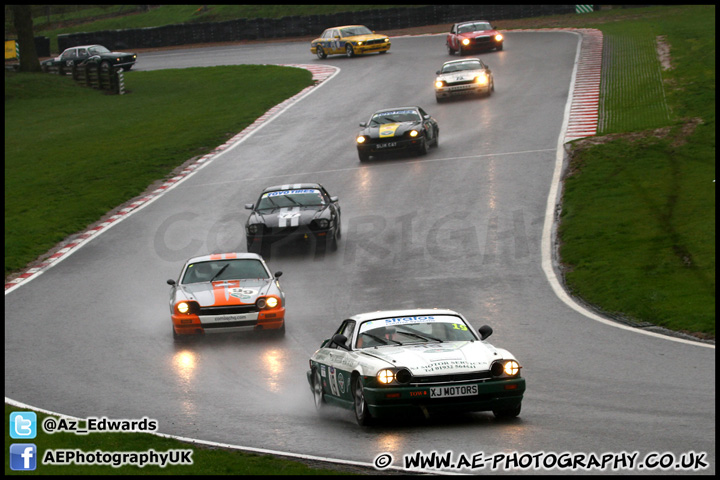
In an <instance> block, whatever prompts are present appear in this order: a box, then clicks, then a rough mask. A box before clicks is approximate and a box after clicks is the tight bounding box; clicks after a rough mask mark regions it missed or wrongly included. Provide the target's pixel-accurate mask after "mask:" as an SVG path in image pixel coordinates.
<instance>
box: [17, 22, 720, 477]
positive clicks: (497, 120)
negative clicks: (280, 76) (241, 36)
mask: <svg viewBox="0 0 720 480" xmlns="http://www.w3.org/2000/svg"><path fill="white" fill-rule="evenodd" d="M443 42H444V40H443V38H442V37H440V36H427V37H416V38H396V39H393V46H392V50H391V53H389V54H387V55H383V56H377V55H371V56H367V57H359V58H354V59H347V58H344V57H329V58H328V59H327V60H325V61H320V60H317V59H316V58H314V57H313V56H311V54H310V52H309V48H308V45H307V44H306V43H304V42H302V43H293V42H288V43H273V44H267V45H244V46H227V47H214V48H207V49H205V48H201V49H193V50H187V51H181V50H174V51H166V52H153V53H146V54H143V55H141V56H140V60H139V61H138V64H137V67H136V69H137V70H138V71H143V70H152V69H161V68H184V67H191V66H210V65H219V64H222V65H225V64H240V63H268V64H276V63H277V64H296V63H304V64H314V63H322V64H324V65H334V66H337V67H339V68H340V69H341V71H340V73H339V74H338V75H336V76H335V77H334V78H332V79H331V80H329V81H327V82H325V83H324V84H322V86H321V87H320V88H318V89H317V91H315V92H313V93H312V94H311V95H309V96H307V97H306V98H304V99H303V100H302V101H300V102H299V103H297V104H295V105H293V106H292V107H291V108H289V109H288V110H287V111H285V112H284V113H282V114H281V115H280V116H278V117H277V118H274V119H273V120H272V122H270V123H269V124H268V125H266V126H264V127H263V128H261V129H260V130H259V131H257V132H255V133H254V134H253V135H252V136H251V137H249V138H247V139H245V140H244V141H243V142H242V143H241V144H240V145H238V146H237V147H236V148H234V149H233V150H232V151H230V152H227V153H225V154H223V155H220V156H219V157H217V158H215V159H214V160H213V161H212V163H210V164H209V165H207V166H206V167H205V168H203V169H201V170H199V171H197V172H196V173H195V174H194V175H193V176H192V177H190V178H188V179H187V180H186V181H184V182H183V183H182V184H181V185H178V186H177V187H176V188H173V189H171V190H169V191H168V192H166V193H165V194H164V195H163V196H162V197H161V198H159V199H158V200H157V201H154V202H153V203H152V204H150V205H147V206H146V207H145V208H142V209H141V210H139V211H138V212H136V213H135V214H133V215H131V216H129V217H128V218H126V219H125V220H123V221H122V222H120V223H118V224H116V225H115V226H113V227H112V228H110V229H109V230H107V231H106V232H105V233H103V234H102V235H100V236H99V237H97V238H95V239H93V240H92V241H90V242H88V243H87V244H86V245H85V246H84V247H82V248H81V249H79V250H78V251H77V252H75V253H73V254H72V255H71V256H69V257H68V258H66V259H64V260H63V261H62V262H60V263H58V264H57V265H55V266H54V267H53V268H50V269H49V270H47V271H46V272H45V273H44V274H42V275H40V276H39V277H37V278H35V279H34V280H33V281H32V282H29V283H28V284H26V285H23V286H21V287H20V288H18V289H16V290H14V291H12V292H11V293H9V294H7V295H6V296H5V395H6V397H8V398H11V399H13V400H16V401H19V402H23V403H26V404H29V405H32V406H35V407H39V408H44V409H48V410H52V411H56V412H61V413H64V414H68V415H72V416H76V417H81V418H86V417H89V416H96V417H101V416H107V417H110V418H141V417H144V416H147V417H150V418H154V419H157V420H158V421H159V425H160V428H159V431H161V432H163V433H167V434H174V435H179V436H183V437H194V438H199V439H203V440H209V441H215V442H221V443H228V444H233V445H241V446H247V447H253V448H260V449H269V450H276V451H285V452H290V453H297V454H306V455H314V456H320V457H331V458H337V459H342V460H350V461H355V462H362V463H372V462H373V459H374V458H375V457H376V456H377V455H378V454H381V453H384V452H388V453H391V454H392V455H393V457H394V464H395V465H397V466H399V465H401V463H402V458H403V455H409V454H413V453H414V452H416V451H421V452H423V453H427V454H429V453H431V452H432V451H437V452H440V453H444V452H447V451H452V452H453V453H454V454H455V455H459V454H460V453H465V454H467V455H469V456H471V455H473V454H476V453H478V452H483V454H484V455H485V456H486V457H487V456H490V455H493V454H496V453H501V452H519V453H536V452H541V451H544V452H556V453H561V452H572V453H596V454H599V455H600V454H603V453H606V452H611V453H622V452H628V453H632V452H638V453H639V457H640V459H642V458H643V457H644V456H645V455H647V454H650V453H653V452H660V453H662V452H672V453H673V454H675V455H676V456H677V457H678V458H679V456H680V455H681V454H682V453H686V452H691V451H694V452H698V453H701V452H706V454H707V455H706V457H705V460H706V461H707V462H708V463H709V464H710V467H709V468H708V469H706V470H703V471H702V473H714V472H715V406H714V405H715V380H714V378H715V351H714V348H707V347H702V346H695V345H690V344H684V343H678V342H672V341H668V340H666V339H662V338H656V337H650V336H645V335H641V334H638V333H634V332H629V331H627V330H621V329H617V328H613V327H609V326H607V325H603V324H601V323H598V322H595V321H593V320H590V319H588V318H586V317H585V316H583V315H580V314H579V313H577V312H576V311H574V310H572V309H571V308H569V307H568V306H567V305H565V304H564V303H563V302H561V301H560V300H558V298H557V297H556V295H555V294H554V293H553V291H552V289H551V287H550V285H549V283H548V280H547V278H546V276H545V274H544V273H543V270H542V267H541V255H540V253H541V234H542V228H543V222H544V214H545V208H546V203H547V197H548V192H549V189H550V182H551V180H552V174H553V168H554V163H555V157H556V146H557V143H558V138H559V135H560V132H561V127H562V123H563V114H564V110H565V106H566V102H567V96H568V89H569V85H570V80H571V75H572V70H573V63H574V60H575V54H576V47H577V36H575V35H572V34H569V33H563V32H554V33H527V32H526V33H515V34H513V33H509V34H508V35H507V38H506V45H505V50H504V51H502V52H490V53H483V54H480V55H481V57H482V58H483V60H485V61H486V63H488V64H489V65H490V67H491V68H492V69H493V72H494V74H495V84H496V91H495V93H494V94H493V95H492V96H491V97H489V98H468V99H461V100H457V101H451V102H447V103H443V104H440V105H437V104H436V103H435V99H434V94H433V91H432V80H433V76H434V72H435V70H437V69H438V68H439V67H440V65H441V64H442V62H443V61H446V60H448V59H449V57H448V56H447V54H446V52H445V50H444V47H443ZM188 74H191V73H190V72H189V73H188ZM248 93H249V94H251V92H248ZM411 104H417V105H420V106H422V107H423V108H425V109H426V110H427V111H428V112H429V113H430V114H432V115H433V116H434V117H435V118H436V119H437V121H438V123H439V124H440V129H441V131H440V147H439V148H437V149H435V148H433V149H431V150H430V153H429V155H428V156H426V157H416V156H412V155H407V156H399V157H388V158H384V159H379V160H374V161H371V162H369V163H367V164H361V163H360V162H359V160H358V158H357V154H356V151H355V148H354V143H353V134H354V133H355V132H356V131H357V130H358V127H357V124H358V123H359V122H361V121H364V120H366V117H368V116H369V114H370V113H372V112H373V111H374V110H376V109H379V108H385V107H390V106H403V105H411ZM314 181H317V182H320V183H322V184H323V185H325V187H326V188H327V189H328V190H329V191H330V192H331V194H332V195H338V196H339V197H340V203H341V205H342V213H343V238H342V240H341V241H340V244H339V249H338V250H337V251H336V252H328V253H327V254H326V255H324V256H316V255H315V253H314V250H313V248H312V246H304V245H292V246H289V247H288V248H284V249H276V250H274V251H273V252H272V255H271V258H270V259H269V261H268V263H269V265H270V268H271V269H272V270H273V271H276V270H282V271H283V272H284V275H283V277H282V278H281V285H282V286H283V288H284V289H285V292H286V294H287V298H288V303H287V309H288V313H287V322H288V323H287V335H286V337H285V338H283V339H272V338H259V337H257V336H255V335H238V336H234V337H208V338H204V339H199V341H193V342H189V343H187V344H182V345H175V344H174V343H173V340H172V336H171V331H170V323H169V317H168V308H167V299H168V291H169V287H168V286H167V285H166V284H165V280H166V279H168V278H176V277H177V274H178V271H179V269H180V267H181V265H182V262H183V261H184V260H185V259H186V258H187V257H189V256H192V255H196V254H201V253H206V252H209V251H235V250H239V251H244V250H245V241H244V235H243V223H244V221H245V219H246V217H247V212H246V211H245V210H244V209H243V205H244V204H245V203H250V202H252V201H254V200H255V198H256V197H257V195H258V192H259V191H260V190H261V189H262V188H264V187H266V186H269V185H274V184H284V183H295V182H314ZM416 306H429V307H435V306H438V307H447V308H452V309H456V310H458V311H460V312H462V313H463V314H465V316H466V317H468V318H469V319H470V321H471V322H472V323H473V324H474V325H475V326H476V327H479V326H480V325H482V324H489V325H491V326H492V327H493V329H494V331H495V333H494V334H493V336H492V337H490V342H491V343H494V344H495V345H498V346H502V347H504V348H507V349H509V350H510V351H511V352H513V353H514V354H515V355H516V356H517V357H518V358H519V360H520V361H521V363H522V364H523V366H524V370H523V374H524V376H525V377H526V379H527V392H526V396H525V400H524V403H523V410H522V413H521V415H520V417H519V418H518V419H516V420H514V421H505V422H500V421H496V420H495V419H494V418H493V416H492V414H490V413H487V414H484V413H479V414H467V415H455V416H452V415H451V416H447V417H444V418H432V419H430V420H420V421H415V422H393V423H389V424H388V425H383V426H379V427H375V428H360V427H358V426H357V425H356V424H355V422H354V418H353V416H352V413H351V412H349V411H343V410H331V411H330V412H328V413H327V414H325V415H323V416H318V415H317V414H316V412H315V411H314V408H313V404H312V397H311V394H310V390H309V387H308V384H307V381H306V378H305V372H306V370H307V366H308V363H307V361H308V358H309V356H310V355H311V354H312V352H313V351H314V350H315V349H316V348H317V347H318V346H319V345H320V343H321V341H322V340H323V339H324V338H327V337H328V336H329V335H330V334H331V333H332V331H334V329H335V328H336V327H337V325H338V324H339V322H340V321H341V320H342V319H343V318H345V317H346V316H349V315H352V314H355V313H359V312H363V311H371V310H378V309H386V308H405V307H416ZM489 472H490V470H489V469H482V470H476V471H475V473H489ZM542 472H545V470H542V471H541V472H540V473H542ZM644 472H645V471H643V470H636V471H635V472H634V473H644ZM661 472H662V471H660V470H657V471H653V473H661ZM494 473H498V472H494ZM560 473H578V472H577V471H574V472H573V471H569V470H565V471H563V472H560ZM581 473H582V472H581ZM621 473H622V472H621ZM670 473H683V472H680V471H677V470H675V471H672V470H671V471H670ZM684 473H687V472H684Z"/></svg>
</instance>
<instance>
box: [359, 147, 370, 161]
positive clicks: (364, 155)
mask: <svg viewBox="0 0 720 480" xmlns="http://www.w3.org/2000/svg"><path fill="white" fill-rule="evenodd" d="M358 158H359V159H360V161H361V162H367V161H368V160H370V155H369V154H367V153H365V152H362V151H360V150H358Z"/></svg>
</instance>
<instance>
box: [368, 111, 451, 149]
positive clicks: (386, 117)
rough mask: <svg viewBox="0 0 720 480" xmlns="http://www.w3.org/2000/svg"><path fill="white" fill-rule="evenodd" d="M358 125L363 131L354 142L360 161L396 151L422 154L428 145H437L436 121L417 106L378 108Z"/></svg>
mask: <svg viewBox="0 0 720 480" xmlns="http://www.w3.org/2000/svg"><path fill="white" fill-rule="evenodd" d="M360 126H361V127H363V130H361V131H360V133H358V135H357V136H356V137H355V141H356V143H357V150H358V157H360V161H361V162H364V161H366V160H368V159H369V158H370V156H371V155H377V154H379V153H384V152H389V151H396V150H414V151H416V152H417V153H418V154H420V155H425V154H427V152H428V149H429V148H430V146H431V145H434V146H436V147H437V146H438V144H439V139H440V127H438V124H437V121H435V119H434V118H433V117H431V116H430V115H429V114H428V113H427V112H425V110H423V109H422V108H420V107H400V108H387V109H385V110H378V111H377V112H375V113H373V114H372V115H371V116H370V119H369V120H368V121H367V122H365V123H361V124H360Z"/></svg>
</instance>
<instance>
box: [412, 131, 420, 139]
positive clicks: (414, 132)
mask: <svg viewBox="0 0 720 480" xmlns="http://www.w3.org/2000/svg"><path fill="white" fill-rule="evenodd" d="M418 135H419V132H418V131H417V130H410V136H411V137H413V138H414V137H417V136H418Z"/></svg>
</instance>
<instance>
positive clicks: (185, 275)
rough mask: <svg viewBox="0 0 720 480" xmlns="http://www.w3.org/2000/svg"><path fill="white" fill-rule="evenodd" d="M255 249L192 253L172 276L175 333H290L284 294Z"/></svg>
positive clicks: (169, 281) (181, 334)
mask: <svg viewBox="0 0 720 480" xmlns="http://www.w3.org/2000/svg"><path fill="white" fill-rule="evenodd" d="M280 275H282V272H276V273H275V275H271V274H270V269H268V267H267V265H266V264H265V261H264V260H263V258H262V257H261V256H260V255H257V254H254V253H223V254H212V255H203V256H199V257H193V258H191V259H190V260H188V261H187V262H186V263H185V265H184V266H183V268H182V270H181V271H180V277H179V278H178V280H177V281H175V280H168V281H167V283H168V285H170V286H171V287H172V289H171V291H170V318H171V320H172V329H173V336H174V337H175V338H176V339H177V338H179V337H180V336H184V335H197V334H204V333H226V332H238V331H247V330H256V331H257V330H271V331H273V332H275V333H278V334H279V335H283V334H284V333H285V293H284V292H283V291H282V289H281V288H280V283H279V282H278V277H280Z"/></svg>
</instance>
